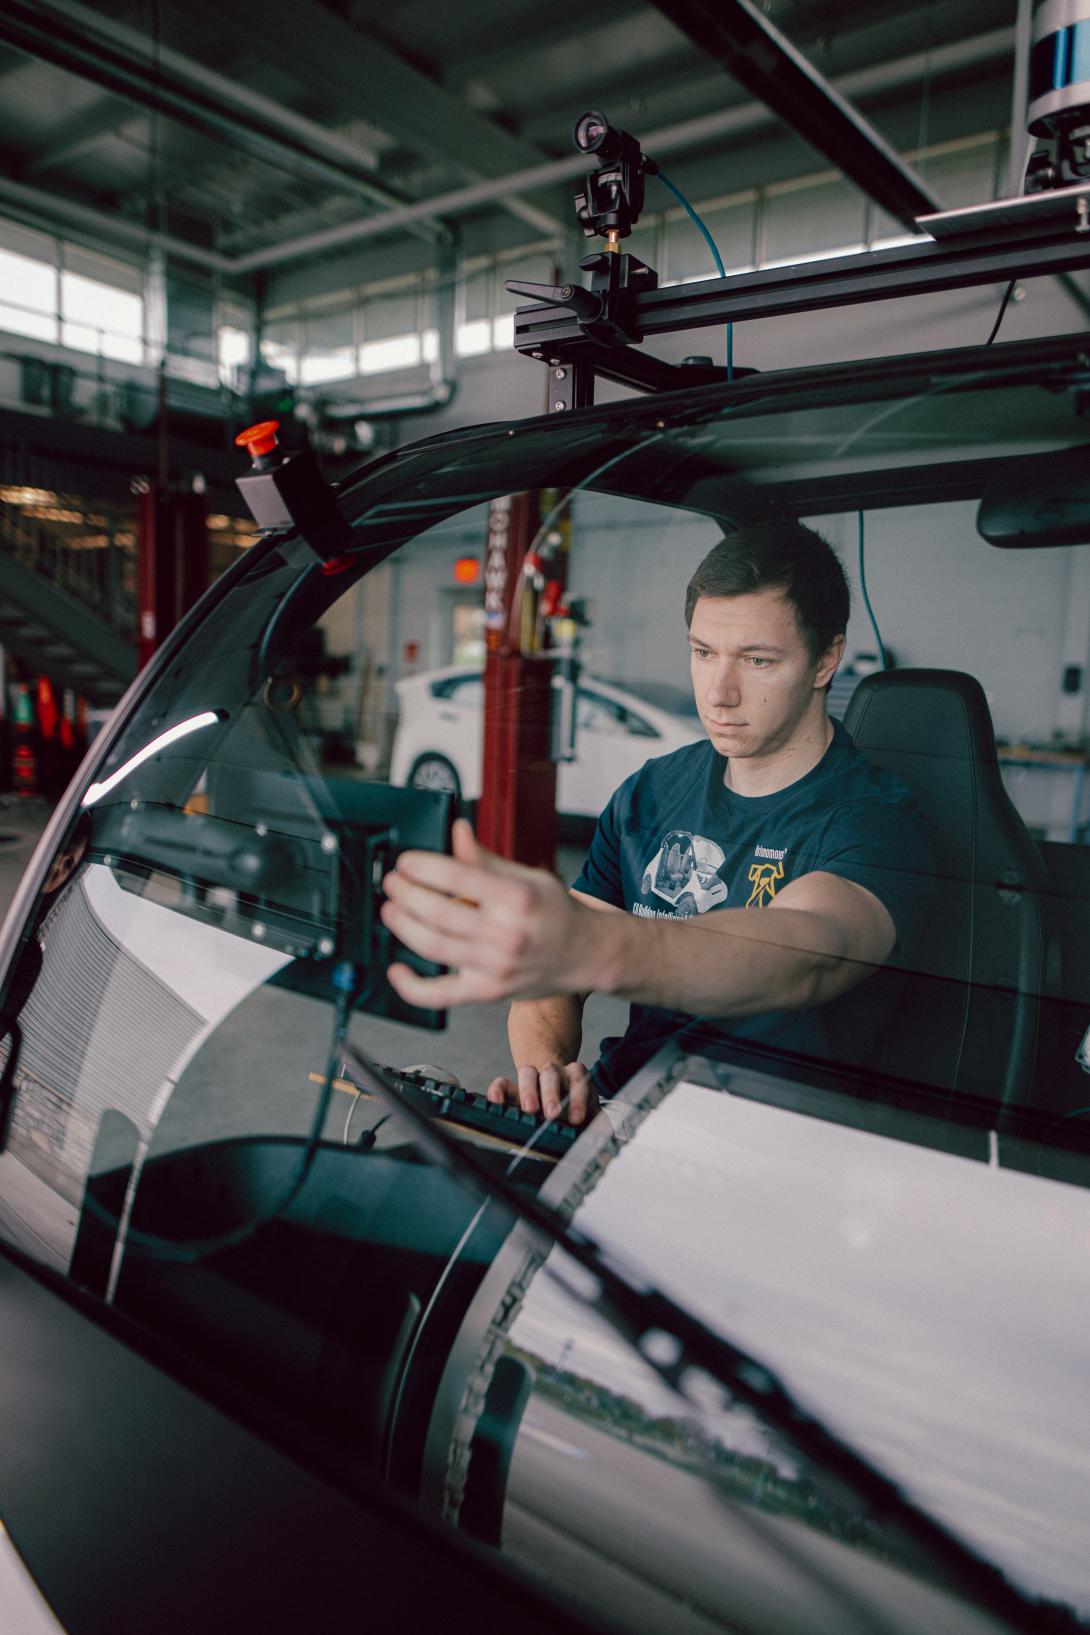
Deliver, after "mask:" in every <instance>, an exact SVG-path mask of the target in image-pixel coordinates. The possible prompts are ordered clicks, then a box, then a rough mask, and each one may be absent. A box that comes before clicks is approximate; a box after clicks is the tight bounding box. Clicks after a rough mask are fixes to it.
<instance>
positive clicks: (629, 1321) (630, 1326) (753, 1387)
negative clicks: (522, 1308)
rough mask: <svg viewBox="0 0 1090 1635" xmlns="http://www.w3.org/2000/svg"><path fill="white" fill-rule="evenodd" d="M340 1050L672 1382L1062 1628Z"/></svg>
mask: <svg viewBox="0 0 1090 1635" xmlns="http://www.w3.org/2000/svg"><path fill="white" fill-rule="evenodd" d="M343 1060H344V1065H343V1066H342V1072H346V1071H347V1076H348V1077H349V1078H355V1079H356V1082H357V1084H358V1086H359V1088H360V1089H363V1090H368V1091H370V1092H371V1093H372V1094H373V1095H375V1096H377V1097H378V1098H379V1100H381V1101H382V1102H384V1103H385V1105H386V1106H387V1107H389V1108H390V1109H391V1111H395V1112H397V1113H399V1114H401V1115H403V1116H404V1117H405V1118H406V1119H407V1120H408V1122H409V1124H410V1125H411V1126H412V1128H413V1130H414V1131H415V1133H416V1135H417V1136H418V1138H419V1141H420V1145H421V1146H422V1147H424V1148H425V1149H426V1150H427V1151H428V1152H429V1153H430V1154H431V1155H433V1156H434V1157H435V1158H436V1160H437V1161H438V1162H439V1163H440V1164H442V1165H443V1166H444V1167H445V1168H446V1169H448V1170H450V1171H452V1172H453V1173H454V1174H455V1175H456V1176H458V1175H461V1176H463V1177H469V1178H471V1179H472V1181H473V1182H474V1184H475V1186H476V1188H477V1189H479V1190H480V1191H481V1192H483V1193H484V1195H485V1196H486V1197H489V1198H492V1199H495V1200H496V1201H497V1202H499V1203H502V1204H503V1205H504V1207H505V1208H506V1209H508V1210H509V1211H510V1212H511V1214H512V1215H513V1216H515V1217H516V1218H517V1219H521V1220H523V1221H525V1222H526V1223H527V1224H528V1225H530V1226H532V1227H534V1228H535V1229H536V1230H537V1231H538V1232H540V1233H542V1234H543V1235H544V1236H545V1237H546V1238H547V1239H549V1240H551V1242H552V1243H553V1244H555V1245H557V1246H559V1247H560V1248H562V1249H563V1250H564V1252H565V1253H566V1254H567V1255H569V1256H570V1258H571V1259H572V1260H573V1261H575V1262H576V1264H577V1265H579V1266H581V1267H583V1268H584V1270H585V1271H587V1272H589V1273H590V1274H591V1277H592V1278H593V1279H594V1280H595V1281H596V1283H597V1285H598V1286H597V1289H593V1288H588V1289H583V1288H580V1287H578V1286H576V1285H575V1284H574V1283H571V1282H569V1281H567V1280H565V1279H562V1278H561V1279H560V1281H561V1283H562V1284H563V1287H564V1288H565V1290H566V1291H567V1292H568V1293H569V1294H570V1295H571V1296H572V1297H573V1298H575V1299H577V1300H579V1301H580V1302H581V1303H582V1304H583V1305H586V1306H588V1307H590V1308H592V1309H594V1310H596V1311H599V1312H600V1313H601V1314H602V1315H603V1316H604V1317H605V1318H606V1320H607V1321H608V1322H609V1323H610V1324H611V1325H612V1326H613V1328H614V1329H616V1330H617V1332H618V1333H619V1334H620V1335H621V1336H622V1337H623V1338H624V1339H625V1340H626V1341H627V1342H628V1343H629V1344H630V1345H632V1346H633V1347H634V1348H635V1349H636V1350H637V1351H638V1353H639V1355H640V1356H641V1357H642V1358H643V1359H644V1361H645V1362H647V1363H648V1365H649V1366H650V1367H651V1368H652V1369H654V1371H655V1372H656V1373H657V1374H658V1375H659V1376H660V1378H661V1379H662V1380H663V1381H664V1382H665V1383H666V1384H667V1385H668V1386H670V1387H671V1389H672V1390H674V1391H676V1392H677V1393H678V1394H679V1395H681V1396H682V1397H684V1398H685V1399H686V1400H687V1401H689V1402H691V1403H692V1404H693V1406H694V1407H696V1408H697V1409H699V1410H701V1411H703V1404H702V1402H701V1400H700V1397H699V1393H698V1392H695V1391H694V1390H693V1384H694V1382H693V1380H692V1378H691V1375H692V1372H693V1370H699V1371H700V1372H702V1373H704V1374H705V1375H707V1376H710V1377H711V1378H712V1379H713V1380H716V1381H717V1382H718V1383H719V1384H720V1385H721V1386H723V1387H724V1388H725V1389H726V1390H727V1391H728V1392H729V1393H730V1395H731V1396H732V1397H733V1398H735V1399H736V1400H737V1401H739V1402H742V1403H745V1404H746V1406H748V1407H749V1408H751V1409H752V1410H753V1411H754V1413H755V1414H756V1415H757V1416H758V1417H759V1418H760V1419H761V1420H763V1421H764V1422H765V1424H766V1425H768V1426H770V1427H771V1428H773V1429H774V1430H775V1431H777V1432H778V1433H779V1434H780V1435H781V1436H782V1437H783V1439H784V1440H785V1441H786V1442H787V1443H788V1444H789V1445H790V1446H791V1447H792V1448H793V1449H794V1450H795V1451H796V1452H797V1453H799V1454H801V1455H802V1456H803V1458H804V1459H806V1460H807V1461H809V1462H810V1463H811V1464H812V1465H813V1466H815V1467H816V1468H817V1469H819V1470H820V1471H821V1472H822V1474H823V1476H825V1477H826V1478H827V1479H830V1478H831V1479H832V1482H833V1485H834V1486H835V1485H839V1486H840V1487H841V1488H842V1489H843V1491H844V1493H845V1494H846V1495H848V1496H850V1498H851V1499H852V1500H853V1501H854V1502H855V1503H856V1504H861V1505H862V1506H863V1507H864V1508H865V1509H866V1510H868V1511H870V1512H872V1513H874V1514H875V1515H876V1516H877V1517H879V1518H880V1519H881V1520H882V1521H883V1522H884V1523H885V1524H886V1525H888V1526H892V1527H894V1528H897V1529H899V1530H900V1532H901V1534H902V1535H903V1537H904V1539H905V1540H906V1541H907V1542H909V1543H910V1544H911V1546H912V1547H913V1548H912V1551H911V1552H910V1555H911V1554H915V1555H916V1556H917V1557H920V1556H922V1558H923V1559H924V1560H925V1561H926V1562H927V1563H929V1565H930V1566H931V1568H932V1569H933V1570H934V1571H935V1572H936V1575H937V1578H938V1581H939V1582H940V1583H944V1582H945V1583H950V1584H952V1585H953V1586H956V1587H957V1589H958V1590H959V1591H960V1592H961V1593H962V1594H963V1595H965V1596H966V1597H967V1598H969V1599H970V1600H972V1601H973V1602H974V1603H975V1604H976V1605H978V1606H980V1607H983V1608H986V1609H987V1610H988V1611H990V1612H992V1613H994V1614H995V1615H996V1616H997V1617H999V1618H1002V1619H1003V1620H1005V1621H1006V1622H1007V1623H1008V1624H1009V1625H1010V1627H1011V1628H1013V1629H1016V1630H1020V1631H1022V1632H1023V1635H1046V1632H1047V1631H1048V1630H1049V1629H1050V1627H1051V1628H1055V1629H1056V1630H1057V1631H1059V1630H1060V1629H1063V1628H1067V1629H1070V1624H1069V1623H1068V1622H1067V1621H1066V1620H1064V1621H1063V1622H1061V1621H1060V1620H1059V1619H1058V1618H1057V1619H1056V1620H1053V1619H1052V1618H1051V1616H1050V1613H1049V1611H1048V1609H1045V1608H1043V1607H1041V1606H1040V1605H1038V1604H1036V1603H1032V1602H1030V1601H1029V1599H1028V1598H1027V1597H1026V1596H1024V1595H1023V1594H1022V1592H1021V1591H1020V1590H1019V1589H1018V1588H1017V1587H1016V1586H1015V1585H1013V1584H1012V1583H1011V1582H1010V1581H1009V1580H1008V1579H1007V1578H1006V1577H1005V1576H1004V1574H1003V1572H1002V1570H1001V1569H1000V1568H999V1567H997V1566H995V1565H994V1564H993V1563H992V1562H990V1561H988V1560H987V1559H986V1558H985V1557H984V1556H981V1555H978V1554H977V1553H976V1551H975V1550H973V1549H972V1548H971V1547H970V1546H969V1545H967V1544H965V1543H964V1542H963V1541H962V1540H961V1539H960V1538H958V1537H957V1536H956V1534H954V1533H952V1532H950V1531H949V1529H948V1528H947V1527H946V1526H945V1525H944V1524H943V1523H942V1522H940V1521H937V1520H936V1519H935V1517H933V1516H932V1515H930V1514H929V1513H928V1512H927V1511H926V1510H924V1509H922V1508H921V1506H920V1505H918V1504H916V1503H915V1502H914V1501H913V1500H912V1499H910V1498H908V1497H907V1495H906V1494H905V1493H903V1492H902V1490H901V1488H900V1487H899V1486H898V1485H897V1483H896V1482H895V1481H893V1480H892V1479H891V1478H890V1477H888V1476H886V1475H885V1474H884V1473H883V1472H882V1471H881V1470H880V1469H878V1467H877V1466H875V1465H873V1464H872V1463H871V1462H870V1461H869V1460H868V1459H866V1458H865V1457H864V1456H863V1455H862V1454H860V1453H857V1452H856V1451H855V1449H854V1448H852V1447H851V1446H849V1444H848V1443H846V1442H845V1441H843V1439H842V1438H841V1437H839V1436H838V1435H837V1434H836V1433H835V1432H833V1431H831V1430H830V1429H829V1427H828V1426H827V1425H825V1424H824V1423H823V1422H822V1421H821V1420H820V1419H818V1418H817V1417H816V1416H815V1415H814V1414H812V1413H810V1412H809V1411H808V1410H807V1409H805V1408H803V1407H802V1405H801V1404H800V1403H799V1402H797V1401H796V1399H795V1398H794V1397H793V1396H792V1394H791V1392H790V1391H789V1390H788V1388H787V1387H786V1386H785V1385H784V1383H783V1381H782V1380H781V1379H779V1377H778V1376H777V1375H776V1374H775V1373H774V1371H773V1370H772V1369H771V1368H769V1367H768V1366H767V1364H765V1363H763V1362H761V1361H760V1360H759V1359H758V1358H757V1357H754V1356H753V1355H752V1354H751V1353H750V1352H748V1351H746V1350H744V1349H743V1348H742V1347H741V1346H738V1345H735V1344H733V1343H732V1342H731V1341H730V1340H726V1339H724V1338H723V1337H722V1336H721V1335H719V1334H717V1333H716V1332H715V1331H714V1330H713V1329H710V1328H708V1327H707V1326H706V1324H704V1323H703V1322H701V1320H700V1319H699V1318H698V1317H695V1316H693V1314H692V1313H691V1312H689V1311H687V1310H686V1309H685V1307H683V1306H680V1305H678V1303H677V1302H676V1301H675V1300H673V1299H671V1297H670V1296H669V1295H668V1294H665V1293H664V1292H663V1291H662V1290H661V1289H658V1288H654V1287H652V1286H650V1285H649V1284H647V1283H646V1282H645V1281H644V1280H643V1279H642V1278H641V1277H640V1274H639V1272H638V1271H637V1270H636V1269H631V1270H626V1269H624V1268H623V1267H622V1265H621V1263H620V1262H619V1260H618V1259H617V1257H616V1256H614V1255H613V1254H611V1253H610V1252H609V1251H608V1250H606V1249H603V1248H602V1246H601V1245H600V1244H599V1243H598V1242H596V1240H595V1239H594V1238H593V1237H592V1236H591V1235H590V1234H589V1233H587V1232H585V1231H584V1230H582V1229H581V1228H579V1227H575V1226H572V1225H571V1224H570V1223H569V1222H567V1221H565V1220H564V1218H563V1217H562V1215H561V1214H560V1213H559V1212H558V1211H557V1210H556V1209H554V1208H552V1207H551V1206H549V1205H548V1204H543V1203H541V1202H540V1200H539V1199H538V1198H536V1197H534V1196H529V1195H527V1194H526V1193H525V1192H523V1191H522V1190H521V1189H520V1188H519V1187H517V1186H515V1185H513V1184H512V1183H511V1182H510V1181H509V1180H507V1179H501V1178H499V1177H498V1176H496V1175H495V1174H494V1173H493V1172H492V1171H491V1170H490V1169H489V1168H488V1167H487V1166H486V1165H485V1164H483V1163H482V1162H481V1161H480V1160H479V1159H478V1158H477V1157H475V1156H474V1154H473V1152H472V1149H471V1148H470V1147H469V1145H468V1144H466V1143H464V1142H460V1141H459V1140H458V1138H457V1137H456V1136H455V1135H453V1134H452V1133H450V1132H449V1131H448V1130H447V1129H446V1128H445V1127H444V1126H443V1123H442V1121H441V1120H439V1119H437V1118H435V1117H434V1116H433V1115H432V1114H431V1113H430V1112H429V1111H427V1110H426V1109H425V1108H424V1106H423V1105H418V1104H417V1101H416V1099H415V1098H413V1097H411V1096H409V1095H405V1094H403V1092H402V1091H401V1090H400V1089H399V1088H398V1086H397V1082H396V1079H395V1078H394V1076H393V1075H392V1074H390V1073H389V1071H388V1070H387V1069H386V1068H383V1067H382V1066H380V1065H379V1064H378V1063H377V1062H372V1061H370V1060H369V1059H368V1058H367V1057H366V1056H364V1055H363V1054H362V1053H361V1052H360V1051H359V1050H358V1049H357V1048H356V1047H355V1045H353V1044H350V1043H348V1042H347V1041H346V1042H345V1045H344V1058H343ZM662 1334H665V1335H668V1336H669V1337H670V1338H671V1339H672V1340H673V1341H674V1346H675V1351H674V1356H673V1358H672V1359H671V1360H669V1361H664V1360H662V1348H661V1345H660V1344H656V1343H654V1340H653V1337H656V1336H659V1335H662ZM649 1340H651V1341H652V1343H650V1344H649V1343H648V1341H649Z"/></svg>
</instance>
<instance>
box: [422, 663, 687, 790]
mask: <svg viewBox="0 0 1090 1635" xmlns="http://www.w3.org/2000/svg"><path fill="white" fill-rule="evenodd" d="M397 699H398V720H397V730H396V732H395V734H394V744H393V752H392V755H391V760H390V782H391V783H394V784H411V785H412V786H413V787H414V788H416V789H446V790H450V791H451V793H452V794H454V795H456V796H458V797H459V798H460V799H462V800H466V801H473V800H477V799H478V798H479V796H480V793H481V753H482V749H481V729H482V722H483V718H484V678H483V675H482V672H481V671H480V670H479V669H465V668H453V667H452V668H448V669H445V670H430V671H428V672H426V673H425V674H423V675H418V676H410V677H408V678H407V679H406V680H404V681H399V682H398V683H397ZM575 719H576V730H575V760H574V761H567V762H561V764H560V766H559V767H558V768H557V780H556V784H557V789H556V809H557V811H558V812H559V813H560V814H561V815H562V816H564V817H589V818H596V817H597V816H598V814H599V813H600V812H601V811H602V809H603V808H604V807H605V805H606V803H607V802H608V800H609V797H610V796H611V795H612V793H613V791H614V790H615V789H616V788H617V786H618V784H621V783H623V782H624V780H625V778H627V777H628V776H629V774H630V773H632V772H635V771H637V770H638V768H639V767H641V766H642V765H643V763H644V761H647V760H650V759H651V757H652V756H655V755H668V754H669V753H670V751H671V750H674V749H680V748H681V747H682V746H683V745H684V744H691V743H694V742H695V741H696V740H697V739H700V738H702V737H703V736H704V729H703V728H702V727H701V725H700V720H699V717H698V716H697V713H696V705H695V704H694V703H693V700H692V695H691V694H690V693H689V692H688V691H687V690H686V689H685V688H683V687H674V686H671V685H670V684H669V683H668V682H655V681H647V682H643V681H641V682H636V683H632V684H629V683H626V684H625V685H624V686H619V685H617V684H615V683H613V682H609V681H600V680H599V679H598V677H597V676H590V675H583V676H582V677H581V678H580V681H579V689H578V698H577V703H576V718H575Z"/></svg>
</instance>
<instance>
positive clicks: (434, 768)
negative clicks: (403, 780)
mask: <svg viewBox="0 0 1090 1635" xmlns="http://www.w3.org/2000/svg"><path fill="white" fill-rule="evenodd" d="M409 784H410V786H411V787H412V788H413V789H431V790H434V791H436V792H437V793H438V794H441V795H453V796H454V798H455V800H461V798H462V784H461V780H460V779H459V777H458V774H457V772H456V771H455V769H454V767H453V766H452V765H451V763H450V762H449V761H448V760H447V758H446V756H445V755H421V756H419V757H418V758H417V759H416V760H415V761H414V762H413V769H412V771H411V772H410V773H409Z"/></svg>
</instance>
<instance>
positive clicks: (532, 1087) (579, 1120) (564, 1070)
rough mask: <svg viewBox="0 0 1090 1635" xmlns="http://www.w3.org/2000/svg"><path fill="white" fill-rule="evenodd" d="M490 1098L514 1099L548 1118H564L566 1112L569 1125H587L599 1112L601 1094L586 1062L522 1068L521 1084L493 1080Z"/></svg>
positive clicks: (502, 1100) (489, 1090) (519, 1081)
mask: <svg viewBox="0 0 1090 1635" xmlns="http://www.w3.org/2000/svg"><path fill="white" fill-rule="evenodd" d="M488 1099H489V1101H498V1102H511V1103H513V1104H515V1105H517V1106H519V1107H521V1108H522V1110H523V1112H524V1113H543V1114H544V1115H545V1117H546V1118H560V1117H562V1116H563V1115H564V1113H565V1112H566V1113H567V1119H568V1123H569V1124H586V1123H588V1122H589V1121H590V1119H592V1118H593V1117H594V1115H595V1113H596V1112H597V1111H598V1094H597V1091H596V1090H595V1088H594V1083H593V1081H592V1079H591V1076H590V1074H589V1073H588V1072H587V1070H586V1068H585V1067H584V1066H583V1063H582V1062H568V1063H566V1064H565V1065H564V1066H561V1065H560V1063H559V1062H548V1063H546V1065H545V1066H543V1067H520V1068H519V1069H518V1082H517V1083H516V1082H515V1081H514V1080H513V1079H503V1078H499V1079H493V1080H492V1083H491V1084H490V1085H489V1086H488Z"/></svg>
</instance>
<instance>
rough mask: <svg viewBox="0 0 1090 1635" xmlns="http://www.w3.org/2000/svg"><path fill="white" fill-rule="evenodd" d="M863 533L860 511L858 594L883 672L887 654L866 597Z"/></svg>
mask: <svg viewBox="0 0 1090 1635" xmlns="http://www.w3.org/2000/svg"><path fill="white" fill-rule="evenodd" d="M865 531H866V523H865V518H864V513H863V512H862V511H860V512H859V590H860V594H861V595H862V597H863V606H864V607H865V608H866V610H867V617H868V618H869V619H870V625H871V629H872V630H873V631H874V639H875V641H876V642H877V643H878V658H879V660H880V662H881V665H882V669H883V670H888V669H889V654H888V653H887V652H886V644H885V642H884V641H883V640H882V632H881V631H880V630H879V628H878V620H877V619H876V618H875V617H874V609H873V608H872V607H871V605H870V597H869V596H868V595H867V567H866V561H865V558H864V549H863V547H864V539H865Z"/></svg>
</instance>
